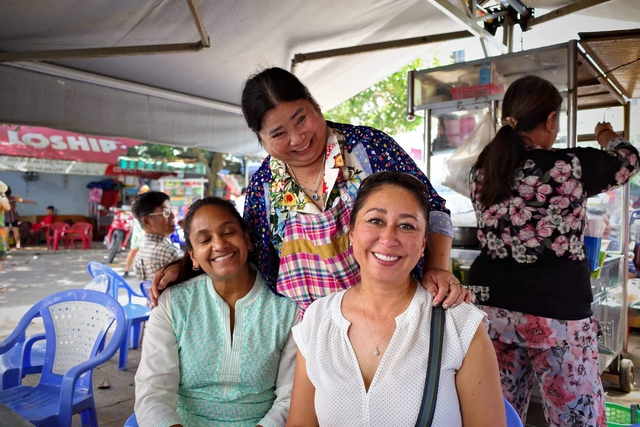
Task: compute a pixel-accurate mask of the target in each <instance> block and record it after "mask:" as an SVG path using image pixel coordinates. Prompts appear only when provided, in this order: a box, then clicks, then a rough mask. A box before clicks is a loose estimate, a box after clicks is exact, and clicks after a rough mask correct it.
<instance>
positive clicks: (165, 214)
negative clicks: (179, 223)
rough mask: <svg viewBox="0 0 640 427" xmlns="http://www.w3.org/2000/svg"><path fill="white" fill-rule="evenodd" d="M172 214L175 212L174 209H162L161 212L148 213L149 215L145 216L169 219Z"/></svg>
mask: <svg viewBox="0 0 640 427" xmlns="http://www.w3.org/2000/svg"><path fill="white" fill-rule="evenodd" d="M174 212H175V208H171V209H163V210H162V212H154V213H150V214H147V216H154V215H162V216H163V217H165V218H169V217H170V216H171V215H172V214H173V213H174Z"/></svg>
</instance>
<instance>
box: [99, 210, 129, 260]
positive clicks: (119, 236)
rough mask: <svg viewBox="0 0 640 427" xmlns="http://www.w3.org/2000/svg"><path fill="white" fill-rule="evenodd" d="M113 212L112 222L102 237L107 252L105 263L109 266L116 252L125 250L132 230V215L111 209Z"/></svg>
mask: <svg viewBox="0 0 640 427" xmlns="http://www.w3.org/2000/svg"><path fill="white" fill-rule="evenodd" d="M110 210H111V211H112V212H113V220H112V221H111V225H110V226H109V231H108V232H107V235H106V236H105V237H104V246H105V247H106V248H107V250H108V251H109V255H108V256H107V263H108V264H111V263H112V262H113V259H114V258H115V257H116V254H117V253H118V251H122V250H125V248H126V247H127V243H129V238H130V237H131V231H132V230H133V221H134V217H133V214H132V213H131V212H130V211H128V210H124V209H122V208H111V209H110Z"/></svg>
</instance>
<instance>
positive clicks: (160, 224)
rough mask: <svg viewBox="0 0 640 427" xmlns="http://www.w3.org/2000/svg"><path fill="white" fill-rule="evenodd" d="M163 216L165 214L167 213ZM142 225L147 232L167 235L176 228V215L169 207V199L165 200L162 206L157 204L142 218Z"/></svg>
mask: <svg viewBox="0 0 640 427" xmlns="http://www.w3.org/2000/svg"><path fill="white" fill-rule="evenodd" d="M167 214H168V216H166V217H165V215H167ZM142 227H143V228H144V231H145V232H147V233H149V234H156V235H158V236H164V237H169V236H171V234H172V233H173V232H174V231H175V229H176V217H175V215H174V210H173V208H172V207H171V201H170V200H165V201H164V202H163V203H162V206H157V207H156V208H155V209H154V210H153V212H151V214H148V215H145V216H144V217H143V218H142Z"/></svg>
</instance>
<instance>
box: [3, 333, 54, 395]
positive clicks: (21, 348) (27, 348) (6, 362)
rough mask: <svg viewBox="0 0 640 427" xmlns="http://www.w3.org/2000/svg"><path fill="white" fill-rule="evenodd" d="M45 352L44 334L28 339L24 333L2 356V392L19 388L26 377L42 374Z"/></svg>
mask: <svg viewBox="0 0 640 427" xmlns="http://www.w3.org/2000/svg"><path fill="white" fill-rule="evenodd" d="M45 351H46V341H45V335H44V334H35V335H32V336H30V337H29V339H27V338H26V333H25V332H24V331H23V333H22V335H21V336H20V337H19V338H18V340H17V341H16V344H15V345H14V346H13V347H12V348H10V349H8V350H7V352H6V353H4V354H2V355H0V390H7V389H10V388H13V387H18V386H19V385H20V383H21V382H22V378H24V377H25V376H26V375H30V374H39V373H41V372H42V366H43V365H44V355H45Z"/></svg>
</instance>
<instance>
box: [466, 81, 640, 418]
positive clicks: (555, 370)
mask: <svg viewBox="0 0 640 427" xmlns="http://www.w3.org/2000/svg"><path fill="white" fill-rule="evenodd" d="M561 104H562V98H561V96H560V94H559V93H558V91H557V90H556V88H555V87H554V86H553V85H552V84H551V83H549V82H548V81H546V80H544V79H541V78H539V77H535V76H527V77H523V78H521V79H519V80H516V81H515V82H514V83H512V84H511V86H509V89H508V90H507V92H506V94H505V97H504V105H503V121H502V124H503V126H502V128H501V129H500V131H499V132H498V134H497V135H496V137H495V138H494V139H493V141H491V143H490V144H489V145H488V146H487V147H486V148H485V149H484V151H483V152H482V153H481V154H480V156H479V157H478V161H477V163H476V165H475V167H474V168H473V169H472V171H471V200H472V202H473V204H474V208H475V212H476V217H477V220H478V228H479V231H478V238H479V239H480V243H481V247H482V251H481V253H480V255H479V256H478V257H477V258H476V260H475V261H474V263H473V265H472V266H471V269H470V271H469V284H470V285H471V289H472V292H474V293H475V294H476V296H477V298H476V302H477V303H478V304H482V305H483V306H481V308H483V309H484V310H485V312H486V313H487V314H488V318H489V321H490V324H491V326H490V330H489V335H490V337H491V339H492V341H493V345H494V348H495V350H496V354H497V356H498V363H499V366H500V375H501V377H502V390H503V393H504V395H505V397H506V398H507V399H508V400H509V401H510V402H511V404H512V405H513V406H514V407H515V408H516V410H517V411H518V413H519V414H520V417H521V418H522V420H523V423H524V420H525V419H526V415H527V409H528V406H529V397H530V395H531V387H532V385H533V380H534V378H535V379H536V381H538V385H539V386H540V390H541V394H542V399H543V401H544V409H545V417H546V419H547V423H548V424H549V426H570V425H571V426H572V425H584V426H599V427H605V426H606V415H605V410H604V396H603V390H602V384H601V382H600V377H599V372H598V342H597V334H598V332H599V331H598V324H597V321H596V319H595V318H594V317H593V316H592V315H593V312H592V310H591V302H592V294H591V282H590V269H589V263H588V260H587V258H586V256H585V252H584V248H583V244H582V240H583V239H582V236H583V234H584V228H585V212H586V203H587V198H589V197H592V196H595V195H596V194H598V193H601V192H604V191H608V190H610V189H612V188H615V187H618V186H621V185H623V184H625V183H626V182H628V181H629V179H630V178H631V177H632V176H633V175H634V174H635V173H636V172H637V171H638V151H637V150H636V149H635V148H634V147H633V146H632V145H631V144H630V143H629V141H627V140H626V139H624V138H622V137H620V136H618V135H617V134H616V133H615V132H614V131H613V130H612V129H611V125H610V124H608V123H598V125H597V126H596V129H595V133H596V135H597V140H598V144H600V145H601V146H602V147H603V148H604V150H596V149H593V148H569V149H561V150H554V149H552V148H551V147H552V145H553V143H554V142H555V140H556V137H557V135H558V127H559V117H558V116H559V113H560V107H561Z"/></svg>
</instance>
